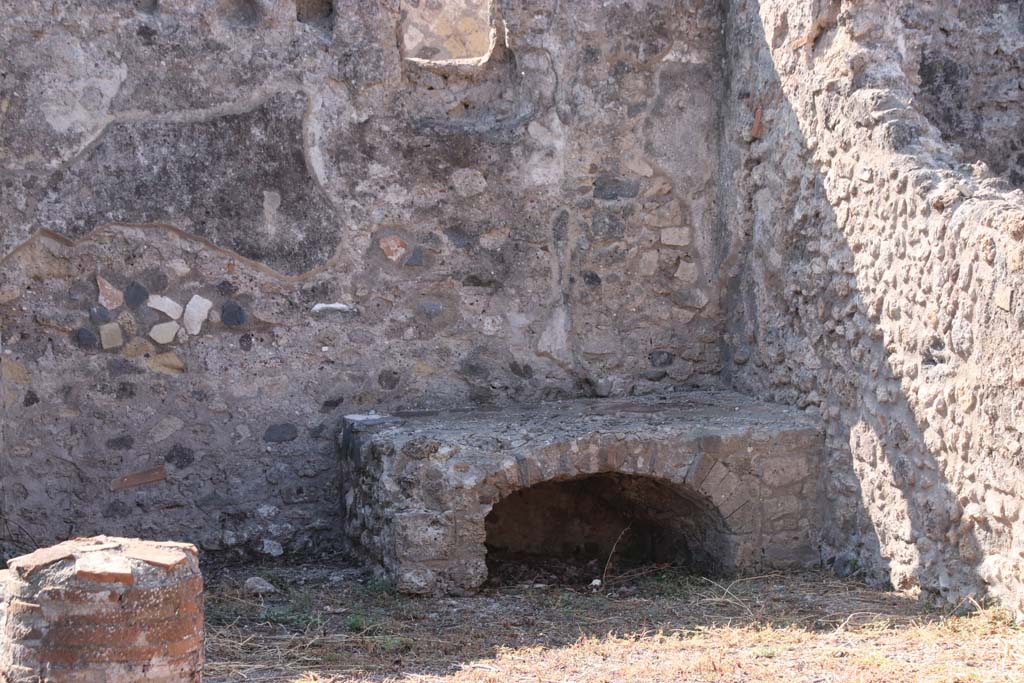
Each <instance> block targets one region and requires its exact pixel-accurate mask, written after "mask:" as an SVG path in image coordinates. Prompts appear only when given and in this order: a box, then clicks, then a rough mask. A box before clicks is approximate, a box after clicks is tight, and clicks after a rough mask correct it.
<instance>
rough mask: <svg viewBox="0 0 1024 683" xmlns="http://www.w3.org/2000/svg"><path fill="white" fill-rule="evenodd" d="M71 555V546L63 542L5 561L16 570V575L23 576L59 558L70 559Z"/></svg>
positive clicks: (59, 559) (57, 560)
mask: <svg viewBox="0 0 1024 683" xmlns="http://www.w3.org/2000/svg"><path fill="white" fill-rule="evenodd" d="M72 557H74V553H73V547H72V546H71V545H70V544H69V543H67V542H65V543H59V544H57V545H55V546H51V547H49V548H40V549H39V550H36V551H35V552H31V553H29V554H28V555H22V556H21V557H15V558H14V559H11V560H8V561H7V566H8V567H10V568H11V569H13V570H14V571H16V572H17V573H18V576H20V577H22V578H24V577H27V576H31V575H32V574H34V573H35V572H37V571H39V570H40V569H42V568H43V567H48V566H49V565H51V564H54V563H55V562H60V561H61V560H70V559H71V558H72Z"/></svg>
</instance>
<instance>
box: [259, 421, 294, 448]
mask: <svg viewBox="0 0 1024 683" xmlns="http://www.w3.org/2000/svg"><path fill="white" fill-rule="evenodd" d="M298 436H299V429H298V427H296V426H295V425H293V424H292V423H290V422H282V423H280V424H275V425H270V426H269V427H267V431H265V432H263V440H264V441H267V442H269V443H285V442H286V441H294V440H295V439H297V438H298Z"/></svg>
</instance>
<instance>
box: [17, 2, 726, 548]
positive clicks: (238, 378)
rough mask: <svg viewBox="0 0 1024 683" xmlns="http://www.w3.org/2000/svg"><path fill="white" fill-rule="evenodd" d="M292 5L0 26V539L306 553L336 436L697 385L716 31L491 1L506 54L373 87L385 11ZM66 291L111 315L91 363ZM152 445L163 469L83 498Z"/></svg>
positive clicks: (702, 342)
mask: <svg viewBox="0 0 1024 683" xmlns="http://www.w3.org/2000/svg"><path fill="white" fill-rule="evenodd" d="M315 4H316V3H298V4H296V3H293V2H292V1H291V0H284V1H283V2H275V3H218V2H206V1H199V0H173V2H172V1H170V0H168V1H166V2H164V1H162V2H160V3H158V4H157V5H156V6H155V8H149V6H148V5H147V6H146V7H143V6H142V5H140V4H138V3H131V2H118V3H109V2H98V1H97V0H87V1H86V2H82V3H78V4H76V5H75V6H74V7H71V6H68V5H64V4H61V3H53V2H49V1H45V2H44V1H42V0H40V1H38V2H26V3H13V4H12V3H5V4H3V7H0V42H3V43H4V44H6V45H9V46H10V47H11V49H10V50H3V51H2V52H0V54H2V57H0V59H4V60H7V62H8V66H6V67H5V68H4V69H3V70H2V72H3V73H5V74H7V75H6V76H5V79H6V80H5V81H4V85H3V86H2V88H3V89H2V93H3V94H2V95H0V97H3V98H5V99H4V101H6V102H8V104H6V105H4V106H5V109H4V111H5V112H6V113H5V115H4V116H5V118H4V123H3V128H2V132H0V137H2V142H0V147H2V152H0V154H2V155H3V158H2V167H0V184H2V186H3V192H0V215H2V220H3V222H2V226H0V250H2V251H3V252H4V253H6V254H7V256H6V258H5V259H4V261H3V264H2V268H0V292H2V294H0V323H2V327H3V338H2V342H3V348H4V351H5V355H4V356H3V363H4V364H8V363H11V364H12V366H13V364H17V366H18V367H19V368H24V371H25V374H24V375H23V376H21V377H22V378H23V379H25V378H27V381H26V382H25V383H24V384H21V383H20V380H19V383H17V384H15V383H14V382H13V381H12V382H7V383H5V386H4V390H3V393H4V395H5V401H4V403H5V408H4V410H5V413H4V426H3V429H4V436H3V439H4V455H3V459H2V461H0V467H2V472H0V474H2V481H3V486H4V488H5V491H6V495H5V496H4V497H3V500H4V501H5V502H4V506H5V508H4V515H5V516H8V517H9V518H10V519H11V521H12V523H11V524H10V525H9V526H10V528H11V529H12V534H13V536H14V539H12V540H13V541H14V542H16V543H21V544H24V545H28V544H30V543H33V542H36V543H49V542H54V541H57V540H60V539H62V538H65V537H67V536H69V535H85V534H94V533H102V532H109V533H117V534H129V535H138V536H158V537H159V536H164V535H169V536H174V537H180V538H185V539H187V540H190V541H194V542H196V543H198V544H200V545H201V546H202V547H204V548H205V549H209V550H228V549H232V550H239V551H241V550H245V551H252V552H262V549H263V548H265V547H269V548H272V549H275V548H277V547H284V548H286V549H287V550H289V551H302V550H305V549H309V548H312V547H329V546H330V545H331V544H332V543H334V544H337V543H338V542H340V540H341V537H340V534H339V529H340V524H339V522H338V520H337V509H338V508H337V490H338V487H339V482H338V481H337V475H336V471H337V468H336V466H335V462H334V461H335V457H336V456H335V453H334V432H335V430H336V426H337V420H338V418H339V417H340V415H342V414H343V412H351V411H352V410H353V409H356V410H358V409H369V408H377V409H380V410H393V409H400V408H416V407H424V406H434V405H450V406H457V405H473V404H477V405H502V404H509V403H515V402H533V401H537V400H540V399H557V398H569V397H575V396H588V395H591V396H592V395H611V396H621V395H626V394H628V393H631V392H634V393H650V392H653V391H658V390H662V389H664V388H665V387H667V386H671V385H674V384H696V385H706V384H714V383H715V382H716V377H717V375H718V373H719V372H720V370H721V361H720V342H721V338H722V334H723V330H724V326H723V320H722V316H721V315H720V313H719V308H718V298H719V290H718V288H717V287H716V285H715V282H714V280H713V278H712V274H714V273H715V272H717V270H718V268H719V263H720V259H721V240H720V239H719V235H720V234H721V230H720V227H719V225H718V223H717V218H716V217H717V215H718V211H717V206H718V197H717V193H716V192H715V187H716V178H717V175H718V172H717V130H718V122H719V120H720V116H719V107H720V94H721V92H720V86H721V83H722V82H723V78H724V72H723V71H722V61H721V56H722V55H721V48H722V45H721V33H720V28H721V19H720V16H719V12H718V11H717V8H716V7H712V6H710V5H708V6H704V5H695V4H692V3H689V2H683V1H682V0H678V1H676V0H651V1H650V2H646V1H645V2H639V3H635V4H633V5H616V6H614V7H605V6H604V5H603V3H600V2H596V1H594V2H588V3H587V4H586V5H579V6H578V7H577V8H576V9H574V10H573V11H571V12H570V11H567V10H559V9H558V7H557V5H556V4H555V3H546V2H545V3H539V4H538V3H525V4H521V5H520V4H513V3H505V4H504V5H503V6H502V7H501V8H500V14H501V17H500V18H501V21H502V23H503V25H504V24H507V25H508V29H509V30H508V36H509V37H508V40H507V41H504V40H503V42H502V44H501V45H498V46H496V47H495V49H494V51H493V54H492V55H491V56H490V58H489V59H488V60H487V62H486V63H485V64H482V65H480V66H479V67H474V68H473V69H472V70H470V71H462V70H459V69H456V70H455V71H452V72H450V73H449V72H445V71H444V69H443V68H442V69H441V71H438V70H437V69H436V68H435V66H433V65H427V64H420V63H414V62H410V61H408V60H406V59H404V58H403V55H402V48H401V46H400V45H399V42H400V41H401V37H400V34H401V26H402V25H403V24H402V22H403V12H405V11H406V10H407V9H408V7H407V6H406V5H404V4H403V5H401V6H399V5H398V3H390V2H383V3H377V2H361V1H360V2H347V1H346V2H343V1H341V0H336V1H335V2H334V5H333V12H332V13H329V14H330V16H335V17H338V18H339V21H333V20H331V19H330V16H323V12H322V9H321V13H320V14H317V8H316V6H315ZM421 5H422V3H421ZM147 8H149V9H147ZM242 8H249V9H248V10H247V11H242ZM490 11H491V10H490V9H488V12H490ZM311 17H312V18H313V20H311ZM316 17H319V19H317V18H316ZM341 17H344V21H341V20H340V18H341ZM488 17H489V18H488V21H491V19H490V15H489V14H488ZM26 36H34V38H33V39H32V40H27V39H26ZM609 36H616V38H615V39H614V40H609V38H608V37H609ZM503 37H504V34H503ZM681 152H684V154H683V156H681V154H680V153H681ZM39 226H42V227H44V228H46V230H44V231H39V230H38V228H39ZM672 227H676V228H684V227H685V228H687V229H688V230H689V234H690V235H691V240H690V242H689V244H688V245H686V246H676V245H667V244H662V243H661V241H660V235H661V230H663V229H665V228H672ZM390 238H396V239H395V240H391V239H390ZM399 240H400V242H399ZM399 243H404V244H405V245H406V246H405V248H404V252H402V253H401V254H399V251H398V250H392V251H389V252H388V254H390V255H391V256H393V257H395V258H394V260H392V259H391V258H389V257H388V255H386V254H385V252H384V251H383V250H382V248H381V245H382V244H387V245H391V244H399ZM19 244H20V245H21V246H20V247H17V248H15V247H16V245H19ZM680 261H686V262H688V263H692V264H694V265H693V266H692V267H691V270H690V272H689V273H688V274H687V278H686V279H685V280H683V279H679V278H677V277H676V272H677V270H678V269H679V263H680ZM641 263H643V264H644V270H643V273H644V274H642V275H641V274H639V270H638V269H639V267H640V264H641ZM97 276H100V277H102V278H103V279H104V281H106V282H107V283H108V284H109V285H110V288H105V291H106V292H107V293H109V291H110V289H111V288H113V289H116V290H118V291H120V292H122V293H123V296H124V302H123V303H122V304H120V305H119V304H118V303H117V301H116V297H114V298H110V297H108V296H107V293H105V294H104V295H103V296H104V299H103V300H104V301H106V302H107V303H110V304H111V306H113V308H112V309H110V310H109V314H110V316H111V322H116V323H117V324H118V325H119V326H120V327H121V330H122V333H123V341H124V344H123V346H121V347H119V348H118V349H117V350H116V352H115V351H105V352H101V350H100V349H99V335H98V325H97V323H95V322H94V321H93V320H92V319H91V318H90V317H89V312H90V310H91V309H93V308H95V307H96V306H97V304H98V303H99V297H100V291H99V289H98V285H97V279H96V278H97ZM693 277H696V280H695V281H694V280H692V278H693ZM196 294H198V295H200V296H202V297H204V298H205V299H207V300H209V301H211V302H212V303H213V307H212V308H211V310H210V311H209V317H208V319H207V320H206V322H204V323H203V324H202V327H201V331H200V333H199V334H197V335H190V334H185V333H179V334H178V335H176V336H175V338H174V339H173V340H171V341H169V342H168V343H167V344H166V345H164V344H161V345H159V346H157V345H156V344H154V343H153V342H152V340H150V339H148V337H147V335H148V333H149V331H150V330H151V329H152V328H153V327H154V326H155V325H158V324H161V323H163V322H165V321H166V318H165V317H164V315H163V314H162V313H160V312H158V311H155V310H153V309H150V308H149V307H147V306H146V305H145V301H146V300H147V298H148V297H149V296H163V297H167V298H170V299H172V300H174V301H175V302H177V303H179V304H184V303H185V302H188V301H189V300H191V298H192V297H193V296H194V295H196ZM228 302H231V303H230V304H229V303H228ZM317 304H341V305H343V306H346V307H350V308H336V309H334V310H336V311H338V312H337V313H334V312H332V313H331V314H330V315H315V316H314V315H312V314H311V311H312V310H313V307H314V306H316V305H317ZM236 305H237V306H236ZM317 310H318V311H320V312H321V313H322V312H323V311H324V309H323V308H320V309H317ZM225 315H226V319H222V316H225ZM79 329H81V332H80V333H79V332H78V330H79ZM651 351H666V352H669V353H671V354H672V358H673V359H674V360H673V361H672V362H671V363H669V364H667V365H665V366H663V367H660V368H658V371H659V372H657V373H654V374H652V373H650V372H649V371H650V370H651V367H650V364H649V362H648V360H647V354H648V353H649V352H651ZM27 391H32V392H34V395H36V396H37V397H38V402H36V403H33V404H32V405H31V406H26V405H24V397H25V394H26V392H27ZM339 397H340V398H339ZM169 418H174V419H177V420H180V423H181V427H180V428H179V429H178V430H177V431H174V432H173V433H172V434H171V435H169V436H167V437H165V438H161V439H155V438H154V437H153V436H152V432H153V430H154V429H155V427H156V426H157V425H158V424H159V423H160V422H161V421H162V420H165V419H169ZM282 423H290V424H293V425H294V426H295V429H296V435H295V438H294V439H292V440H289V441H282V442H265V441H263V438H262V437H263V435H264V433H265V432H266V430H267V428H268V427H269V426H270V425H275V424H282ZM122 433H130V434H132V435H133V436H134V437H135V445H134V447H133V448H132V449H130V450H127V451H108V450H106V449H104V448H103V447H102V445H103V443H105V442H106V440H107V439H109V438H111V436H113V435H117V434H122ZM175 446H181V447H183V448H188V449H190V450H191V452H193V453H194V461H193V462H192V463H191V464H190V465H188V466H186V467H183V468H173V467H170V466H168V468H167V470H166V477H165V478H163V479H158V480H154V481H151V482H150V483H146V484H140V485H138V486H133V487H131V488H123V489H119V490H118V491H116V492H111V490H110V482H111V481H112V480H113V479H115V478H118V477H125V476H129V475H132V474H134V473H138V472H144V471H149V470H151V469H152V468H154V467H156V466H158V465H161V464H163V463H164V459H165V457H166V456H167V454H168V453H169V452H170V451H171V449H172V448H174V447H175ZM15 501H17V504H15ZM259 503H266V504H268V505H271V506H273V507H274V508H275V509H276V513H275V514H274V515H270V516H260V515H259V514H257V510H256V508H257V506H258V504H259ZM30 539H31V540H30ZM265 541H270V542H272V543H271V544H270V545H269V546H268V545H266V544H265ZM15 547H18V546H15Z"/></svg>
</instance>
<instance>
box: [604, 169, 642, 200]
mask: <svg viewBox="0 0 1024 683" xmlns="http://www.w3.org/2000/svg"><path fill="white" fill-rule="evenodd" d="M638 194H640V183H639V182H638V181H636V180H632V179H630V178H623V177H622V176H616V175H611V174H604V175H599V176H597V178H596V179H595V180H594V198H595V199H631V198H633V197H636V196H637V195H638Z"/></svg>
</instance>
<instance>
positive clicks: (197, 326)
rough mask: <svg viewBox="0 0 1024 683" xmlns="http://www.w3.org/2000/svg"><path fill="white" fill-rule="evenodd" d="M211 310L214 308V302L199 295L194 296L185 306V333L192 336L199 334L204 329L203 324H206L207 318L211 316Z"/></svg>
mask: <svg viewBox="0 0 1024 683" xmlns="http://www.w3.org/2000/svg"><path fill="white" fill-rule="evenodd" d="M211 308H213V302H212V301H210V300H209V299H207V298H205V297H201V296H199V295H198V294H194V295H192V298H191V299H189V300H188V303H187V304H186V305H185V318H184V320H182V324H183V325H184V326H185V331H186V332H188V333H189V334H191V335H197V334H199V333H200V332H201V331H202V329H203V323H204V322H206V317H207V316H208V315H209V314H210V309H211Z"/></svg>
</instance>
